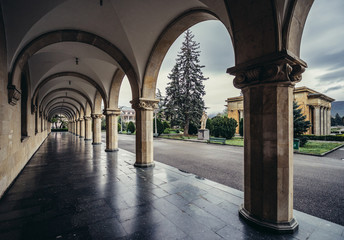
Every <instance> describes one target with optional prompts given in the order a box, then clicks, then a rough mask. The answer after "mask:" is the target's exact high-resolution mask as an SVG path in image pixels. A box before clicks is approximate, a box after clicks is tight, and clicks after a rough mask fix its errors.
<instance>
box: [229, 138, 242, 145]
mask: <svg viewBox="0 0 344 240" xmlns="http://www.w3.org/2000/svg"><path fill="white" fill-rule="evenodd" d="M226 144H228V145H234V146H241V147H243V146H244V139H243V138H239V137H233V138H232V139H229V140H226Z"/></svg>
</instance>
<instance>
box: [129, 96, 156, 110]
mask: <svg viewBox="0 0 344 240" xmlns="http://www.w3.org/2000/svg"><path fill="white" fill-rule="evenodd" d="M159 101H160V100H158V99H148V98H138V99H137V98H136V99H133V100H132V101H130V103H131V106H132V108H133V109H135V110H138V109H140V110H150V111H153V110H154V109H155V108H157V107H158V103H159Z"/></svg>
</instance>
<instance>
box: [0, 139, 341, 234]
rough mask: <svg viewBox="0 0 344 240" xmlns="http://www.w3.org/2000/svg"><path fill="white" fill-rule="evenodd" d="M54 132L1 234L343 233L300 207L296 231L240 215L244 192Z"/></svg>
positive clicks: (0, 225)
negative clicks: (258, 224) (273, 229)
mask: <svg viewBox="0 0 344 240" xmlns="http://www.w3.org/2000/svg"><path fill="white" fill-rule="evenodd" d="M104 148H105V146H104V145H92V144H91V142H86V143H85V141H84V140H83V139H80V138H79V137H78V136H75V135H73V134H71V133H51V134H50V135H49V136H48V138H47V139H46V140H45V142H44V143H43V144H42V146H41V147H40V148H39V150H38V151H37V152H36V153H35V155H34V156H33V158H32V159H31V160H30V162H29V163H28V165H27V166H26V167H25V168H24V170H23V171H22V173H21V174H20V175H19V177H18V178H17V179H16V181H15V182H14V184H13V186H11V188H10V189H9V191H8V192H7V193H6V194H5V196H4V197H3V199H2V200H1V201H0V239H2V240H7V239H8V240H15V239H140V240H142V239H150V240H153V239H157V240H160V239H300V240H301V239H302V240H303V239H342V237H343V236H341V234H342V233H343V231H344V227H342V226H339V225H336V224H334V223H331V222H328V221H325V220H322V219H319V218H316V217H313V216H310V215H307V214H304V213H301V212H298V211H294V214H295V216H296V218H297V220H298V222H299V224H300V228H299V230H298V231H297V232H296V233H294V234H293V235H276V234H272V233H271V234H269V233H265V232H261V231H258V230H256V229H255V228H252V227H251V226H249V225H247V224H245V222H244V221H243V220H241V219H240V218H238V209H239V205H240V204H241V203H242V201H243V193H242V192H240V191H238V190H235V189H233V188H229V187H227V186H224V185H221V184H218V183H215V182H212V181H210V180H207V179H204V178H201V177H198V176H195V175H193V174H190V173H185V172H182V171H180V170H178V169H176V168H174V167H170V166H168V165H165V164H162V163H159V162H156V166H155V167H154V168H136V167H134V166H133V164H134V162H135V155H134V154H132V153H130V152H127V151H125V150H122V149H120V150H119V151H118V152H116V153H109V152H105V151H104Z"/></svg>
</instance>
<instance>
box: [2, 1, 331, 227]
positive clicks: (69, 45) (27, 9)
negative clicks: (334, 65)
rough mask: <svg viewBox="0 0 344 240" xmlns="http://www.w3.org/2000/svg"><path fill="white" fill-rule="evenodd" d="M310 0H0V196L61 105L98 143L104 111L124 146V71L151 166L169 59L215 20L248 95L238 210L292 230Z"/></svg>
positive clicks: (74, 126) (110, 146) (109, 141)
mask: <svg viewBox="0 0 344 240" xmlns="http://www.w3.org/2000/svg"><path fill="white" fill-rule="evenodd" d="M312 3H313V0H293V1H287V0H285V1H283V0H270V1H266V0H256V1H248V0H243V1H239V0H213V1H209V0H192V1H191V0H190V1H169V0H150V1H141V0H128V1H116V0H106V1H105V0H104V1H103V0H100V1H94V0H73V1H72V0H66V1H57V0H54V1H53V0H51V1H34V3H33V2H32V1H26V0H0V124H1V125H0V197H1V196H2V195H3V194H4V192H5V191H6V189H8V188H9V186H10V185H11V184H12V183H13V181H14V180H15V179H16V177H17V176H18V174H19V173H20V172H21V170H22V169H23V168H24V166H25V165H26V164H27V162H28V161H29V160H30V158H31V157H32V156H33V154H34V153H35V152H36V151H37V149H38V148H39V147H40V146H41V144H42V143H43V141H45V139H46V138H47V136H48V134H49V133H50V128H51V124H50V120H51V118H52V116H54V115H56V114H62V115H64V116H65V117H66V118H67V119H68V121H69V130H70V132H71V133H70V134H75V135H78V137H79V138H82V139H84V140H90V139H91V138H92V143H93V144H94V145H98V144H102V139H101V117H102V116H103V115H105V117H106V122H107V130H106V151H108V152H110V153H108V154H112V153H111V152H115V151H117V150H118V149H117V142H118V136H117V131H114V130H116V129H117V122H118V121H117V120H118V117H119V116H120V109H119V107H118V97H119V92H120V89H121V83H122V80H123V78H124V76H126V77H127V79H128V80H129V83H130V86H131V99H132V101H131V104H132V108H133V109H134V110H135V118H136V119H135V123H136V135H135V141H136V144H135V146H136V151H135V154H136V158H135V161H136V162H135V167H153V166H154V160H153V156H154V154H153V150H154V148H153V112H154V109H155V108H156V107H157V104H158V102H159V100H158V99H156V86H157V79H158V75H159V70H160V66H161V64H162V61H163V60H164V58H165V56H166V53H167V51H168V49H169V48H170V47H171V45H172V44H173V42H174V41H175V40H176V39H177V38H178V37H179V36H180V35H181V34H182V33H183V32H184V31H186V30H187V29H188V28H190V27H192V26H194V25H195V24H198V23H200V22H203V21H207V20H217V21H219V22H220V23H222V24H223V25H224V27H225V29H227V31H228V34H229V35H230V38H228V45H230V46H233V48H234V53H235V56H234V58H235V64H234V66H228V67H229V68H228V69H227V70H226V69H223V71H226V72H227V73H228V74H231V75H233V76H234V80H233V84H234V86H235V87H236V88H239V89H241V90H242V93H243V97H244V98H245V101H244V106H243V109H244V113H243V115H244V119H245V121H244V129H245V133H244V134H245V148H244V152H245V154H244V162H245V164H244V166H245V167H244V189H245V190H244V201H243V204H242V206H241V208H240V210H239V216H240V217H242V218H243V219H245V220H246V221H248V222H249V223H252V224H255V225H259V226H260V227H263V228H268V229H270V230H273V231H278V232H293V231H295V230H296V229H297V228H298V223H297V221H296V220H295V218H294V215H293V151H292V147H293V139H292V131H293V129H292V128H291V127H290V126H292V121H293V119H292V114H291V112H292V110H293V104H292V102H293V95H292V93H293V88H294V86H295V84H296V83H297V82H300V81H301V79H302V73H303V72H304V71H305V69H306V68H307V64H306V62H305V61H303V60H302V59H301V58H300V47H301V39H302V32H303V29H304V26H305V23H306V18H307V15H308V13H309V11H310V9H311V6H312ZM214 37H216V36H214ZM102 102H103V104H104V105H103V106H104V108H103V109H102ZM321 104H322V103H321V102H319V103H318V105H314V106H316V107H314V110H313V111H314V116H315V118H316V119H324V118H325V115H326V112H325V107H327V108H328V106H325V105H321ZM326 111H327V110H326ZM241 115H242V113H241ZM326 124H328V122H327V121H323V120H321V123H320V124H319V127H317V128H316V129H315V130H314V131H318V132H319V134H320V133H321V132H324V131H325V128H324V127H323V126H325V125H326ZM321 129H322V130H321ZM266 136H269V138H266ZM94 147H96V146H94ZM113 154H115V153H113ZM95 157H96V156H95ZM138 179H139V178H138Z"/></svg>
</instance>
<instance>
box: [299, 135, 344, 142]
mask: <svg viewBox="0 0 344 240" xmlns="http://www.w3.org/2000/svg"><path fill="white" fill-rule="evenodd" d="M303 136H304V137H306V138H307V139H308V140H323V141H344V136H336V135H324V136H316V135H303Z"/></svg>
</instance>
